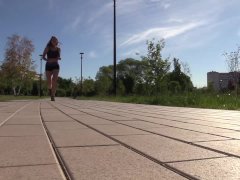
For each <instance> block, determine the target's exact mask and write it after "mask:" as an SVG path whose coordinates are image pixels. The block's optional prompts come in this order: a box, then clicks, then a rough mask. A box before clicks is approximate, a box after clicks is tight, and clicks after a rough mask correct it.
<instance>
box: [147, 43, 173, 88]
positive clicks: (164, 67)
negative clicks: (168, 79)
mask: <svg viewBox="0 0 240 180" xmlns="http://www.w3.org/2000/svg"><path fill="white" fill-rule="evenodd" d="M147 45H148V54H147V57H144V58H143V61H144V63H145V65H146V69H145V73H144V75H145V77H144V79H145V82H146V84H147V86H148V87H149V88H150V89H151V87H155V91H156V93H158V91H159V85H160V83H161V81H162V80H163V78H164V76H165V75H166V74H167V72H168V71H169V69H170V62H169V58H166V59H163V58H162V55H161V51H162V50H163V48H164V47H165V42H164V40H163V39H162V40H160V41H158V42H157V43H155V42H154V41H147ZM149 88H148V89H149Z"/></svg>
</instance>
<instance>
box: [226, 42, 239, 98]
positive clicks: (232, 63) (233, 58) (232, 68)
mask: <svg viewBox="0 0 240 180" xmlns="http://www.w3.org/2000/svg"><path fill="white" fill-rule="evenodd" d="M223 55H224V56H225V58H226V62H227V65H228V69H229V72H231V74H232V77H233V80H234V84H235V87H236V95H238V86H239V65H240V64H239V63H240V62H239V60H240V46H239V47H238V48H237V50H236V51H232V52H230V53H227V52H225V53H224V54H223Z"/></svg>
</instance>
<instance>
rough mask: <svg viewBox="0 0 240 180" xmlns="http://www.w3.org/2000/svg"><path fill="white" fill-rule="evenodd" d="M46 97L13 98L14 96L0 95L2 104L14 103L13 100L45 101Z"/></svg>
mask: <svg viewBox="0 0 240 180" xmlns="http://www.w3.org/2000/svg"><path fill="white" fill-rule="evenodd" d="M43 98H46V97H41V98H40V97H39V96H12V95H0V102H3V101H12V100H33V99H43Z"/></svg>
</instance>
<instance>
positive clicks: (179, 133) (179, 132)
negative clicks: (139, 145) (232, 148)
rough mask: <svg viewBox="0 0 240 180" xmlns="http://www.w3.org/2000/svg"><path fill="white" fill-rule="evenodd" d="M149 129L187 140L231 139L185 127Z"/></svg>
mask: <svg viewBox="0 0 240 180" xmlns="http://www.w3.org/2000/svg"><path fill="white" fill-rule="evenodd" d="M147 130H148V131H151V132H154V133H158V134H162V135H165V136H169V137H173V138H177V139H181V140H184V141H187V142H194V141H213V140H226V139H229V138H225V137H219V136H214V135H210V134H204V133H199V132H193V131H188V130H184V129H176V128H168V127H162V128H151V129H147Z"/></svg>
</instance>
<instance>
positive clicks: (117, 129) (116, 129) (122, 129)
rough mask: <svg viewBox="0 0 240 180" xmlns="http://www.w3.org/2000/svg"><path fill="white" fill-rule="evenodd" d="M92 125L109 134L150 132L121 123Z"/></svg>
mask: <svg viewBox="0 0 240 180" xmlns="http://www.w3.org/2000/svg"><path fill="white" fill-rule="evenodd" d="M92 127H94V128H96V129H98V130H99V131H101V132H104V133H106V134H108V135H112V136H114V135H134V134H150V133H148V132H144V131H141V130H137V129H134V128H131V127H127V126H124V125H121V124H115V125H92Z"/></svg>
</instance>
